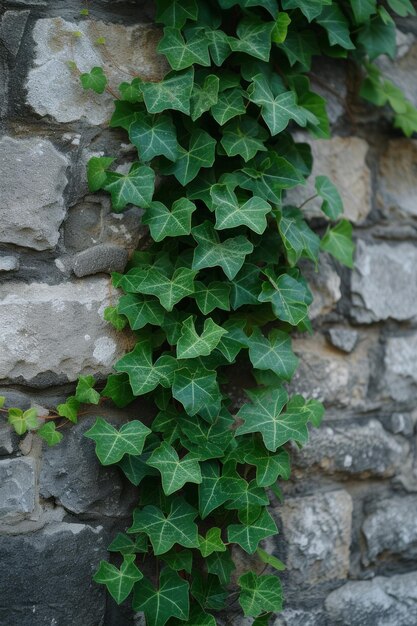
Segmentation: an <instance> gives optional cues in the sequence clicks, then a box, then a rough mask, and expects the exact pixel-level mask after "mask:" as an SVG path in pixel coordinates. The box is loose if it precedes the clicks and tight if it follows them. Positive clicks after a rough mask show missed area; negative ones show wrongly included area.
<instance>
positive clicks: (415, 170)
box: [378, 139, 417, 218]
mask: <svg viewBox="0 0 417 626" xmlns="http://www.w3.org/2000/svg"><path fill="white" fill-rule="evenodd" d="M378 192H379V194H380V198H379V202H380V204H381V207H382V208H383V210H385V212H386V213H387V215H390V214H391V215H393V216H394V217H406V218H407V217H408V218H415V217H417V141H416V140H415V139H393V140H391V141H390V142H389V143H388V146H387V149H386V151H385V152H384V154H383V155H382V158H381V162H380V177H379V189H378Z"/></svg>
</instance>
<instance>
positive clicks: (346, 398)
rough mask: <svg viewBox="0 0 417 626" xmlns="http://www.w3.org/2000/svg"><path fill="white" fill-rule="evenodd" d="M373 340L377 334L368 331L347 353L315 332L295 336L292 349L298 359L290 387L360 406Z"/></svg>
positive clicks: (337, 402) (328, 400) (332, 401)
mask: <svg viewBox="0 0 417 626" xmlns="http://www.w3.org/2000/svg"><path fill="white" fill-rule="evenodd" d="M375 342H376V336H375V335H373V334H372V333H367V334H366V335H363V338H362V341H361V342H360V343H359V344H358V346H357V348H356V350H355V351H354V352H352V353H351V354H348V355H347V354H344V353H341V352H337V351H336V350H334V349H333V348H332V347H331V346H329V344H328V342H327V340H326V339H325V337H324V336H322V335H319V334H318V333H316V334H315V335H314V336H312V337H303V338H297V339H294V340H293V349H294V352H295V353H296V354H297V356H298V357H300V363H299V367H298V370H297V371H296V373H295V375H294V377H293V380H292V382H291V384H290V390H291V391H292V392H293V393H301V394H303V395H305V396H307V397H312V398H316V399H318V400H321V401H323V402H325V404H328V405H330V404H331V405H333V406H349V407H351V408H352V407H361V406H363V405H364V404H365V402H366V399H367V391H368V384H369V377H370V362H369V355H370V351H372V349H373V348H374V346H375Z"/></svg>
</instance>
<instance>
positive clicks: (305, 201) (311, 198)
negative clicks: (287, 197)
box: [297, 193, 319, 210]
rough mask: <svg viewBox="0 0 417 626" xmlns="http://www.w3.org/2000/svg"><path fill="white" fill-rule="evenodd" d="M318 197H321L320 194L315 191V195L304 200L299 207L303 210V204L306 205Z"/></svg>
mask: <svg viewBox="0 0 417 626" xmlns="http://www.w3.org/2000/svg"><path fill="white" fill-rule="evenodd" d="M318 197H319V194H318V193H315V194H314V196H310V197H309V198H307V199H306V200H304V202H302V203H301V204H300V205H299V206H298V207H297V208H298V209H300V210H301V209H302V208H303V206H305V205H306V204H307V203H308V202H311V201H312V200H315V199H316V198H318Z"/></svg>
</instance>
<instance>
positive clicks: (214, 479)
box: [198, 461, 230, 519]
mask: <svg viewBox="0 0 417 626" xmlns="http://www.w3.org/2000/svg"><path fill="white" fill-rule="evenodd" d="M201 475H202V479H203V480H202V482H201V485H199V488H198V500H199V505H198V506H199V511H200V516H201V519H205V518H206V517H207V516H208V515H209V514H210V513H211V512H212V511H214V510H215V509H217V508H218V507H219V506H221V505H222V504H224V503H225V502H227V500H228V499H229V498H230V494H229V492H228V491H227V490H226V489H225V487H224V483H225V481H224V479H223V477H222V476H221V475H220V469H219V465H218V463H217V461H206V462H205V463H202V464H201Z"/></svg>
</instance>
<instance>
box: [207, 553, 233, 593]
mask: <svg viewBox="0 0 417 626" xmlns="http://www.w3.org/2000/svg"><path fill="white" fill-rule="evenodd" d="M206 565H207V571H208V572H209V573H210V574H215V575H216V576H217V577H218V578H219V581H220V583H221V584H222V585H228V584H229V583H230V578H231V576H232V573H233V572H234V571H235V569H236V565H235V563H234V561H233V559H232V557H231V555H230V552H229V550H226V551H225V552H213V554H210V555H209V556H208V557H207V559H206Z"/></svg>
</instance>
